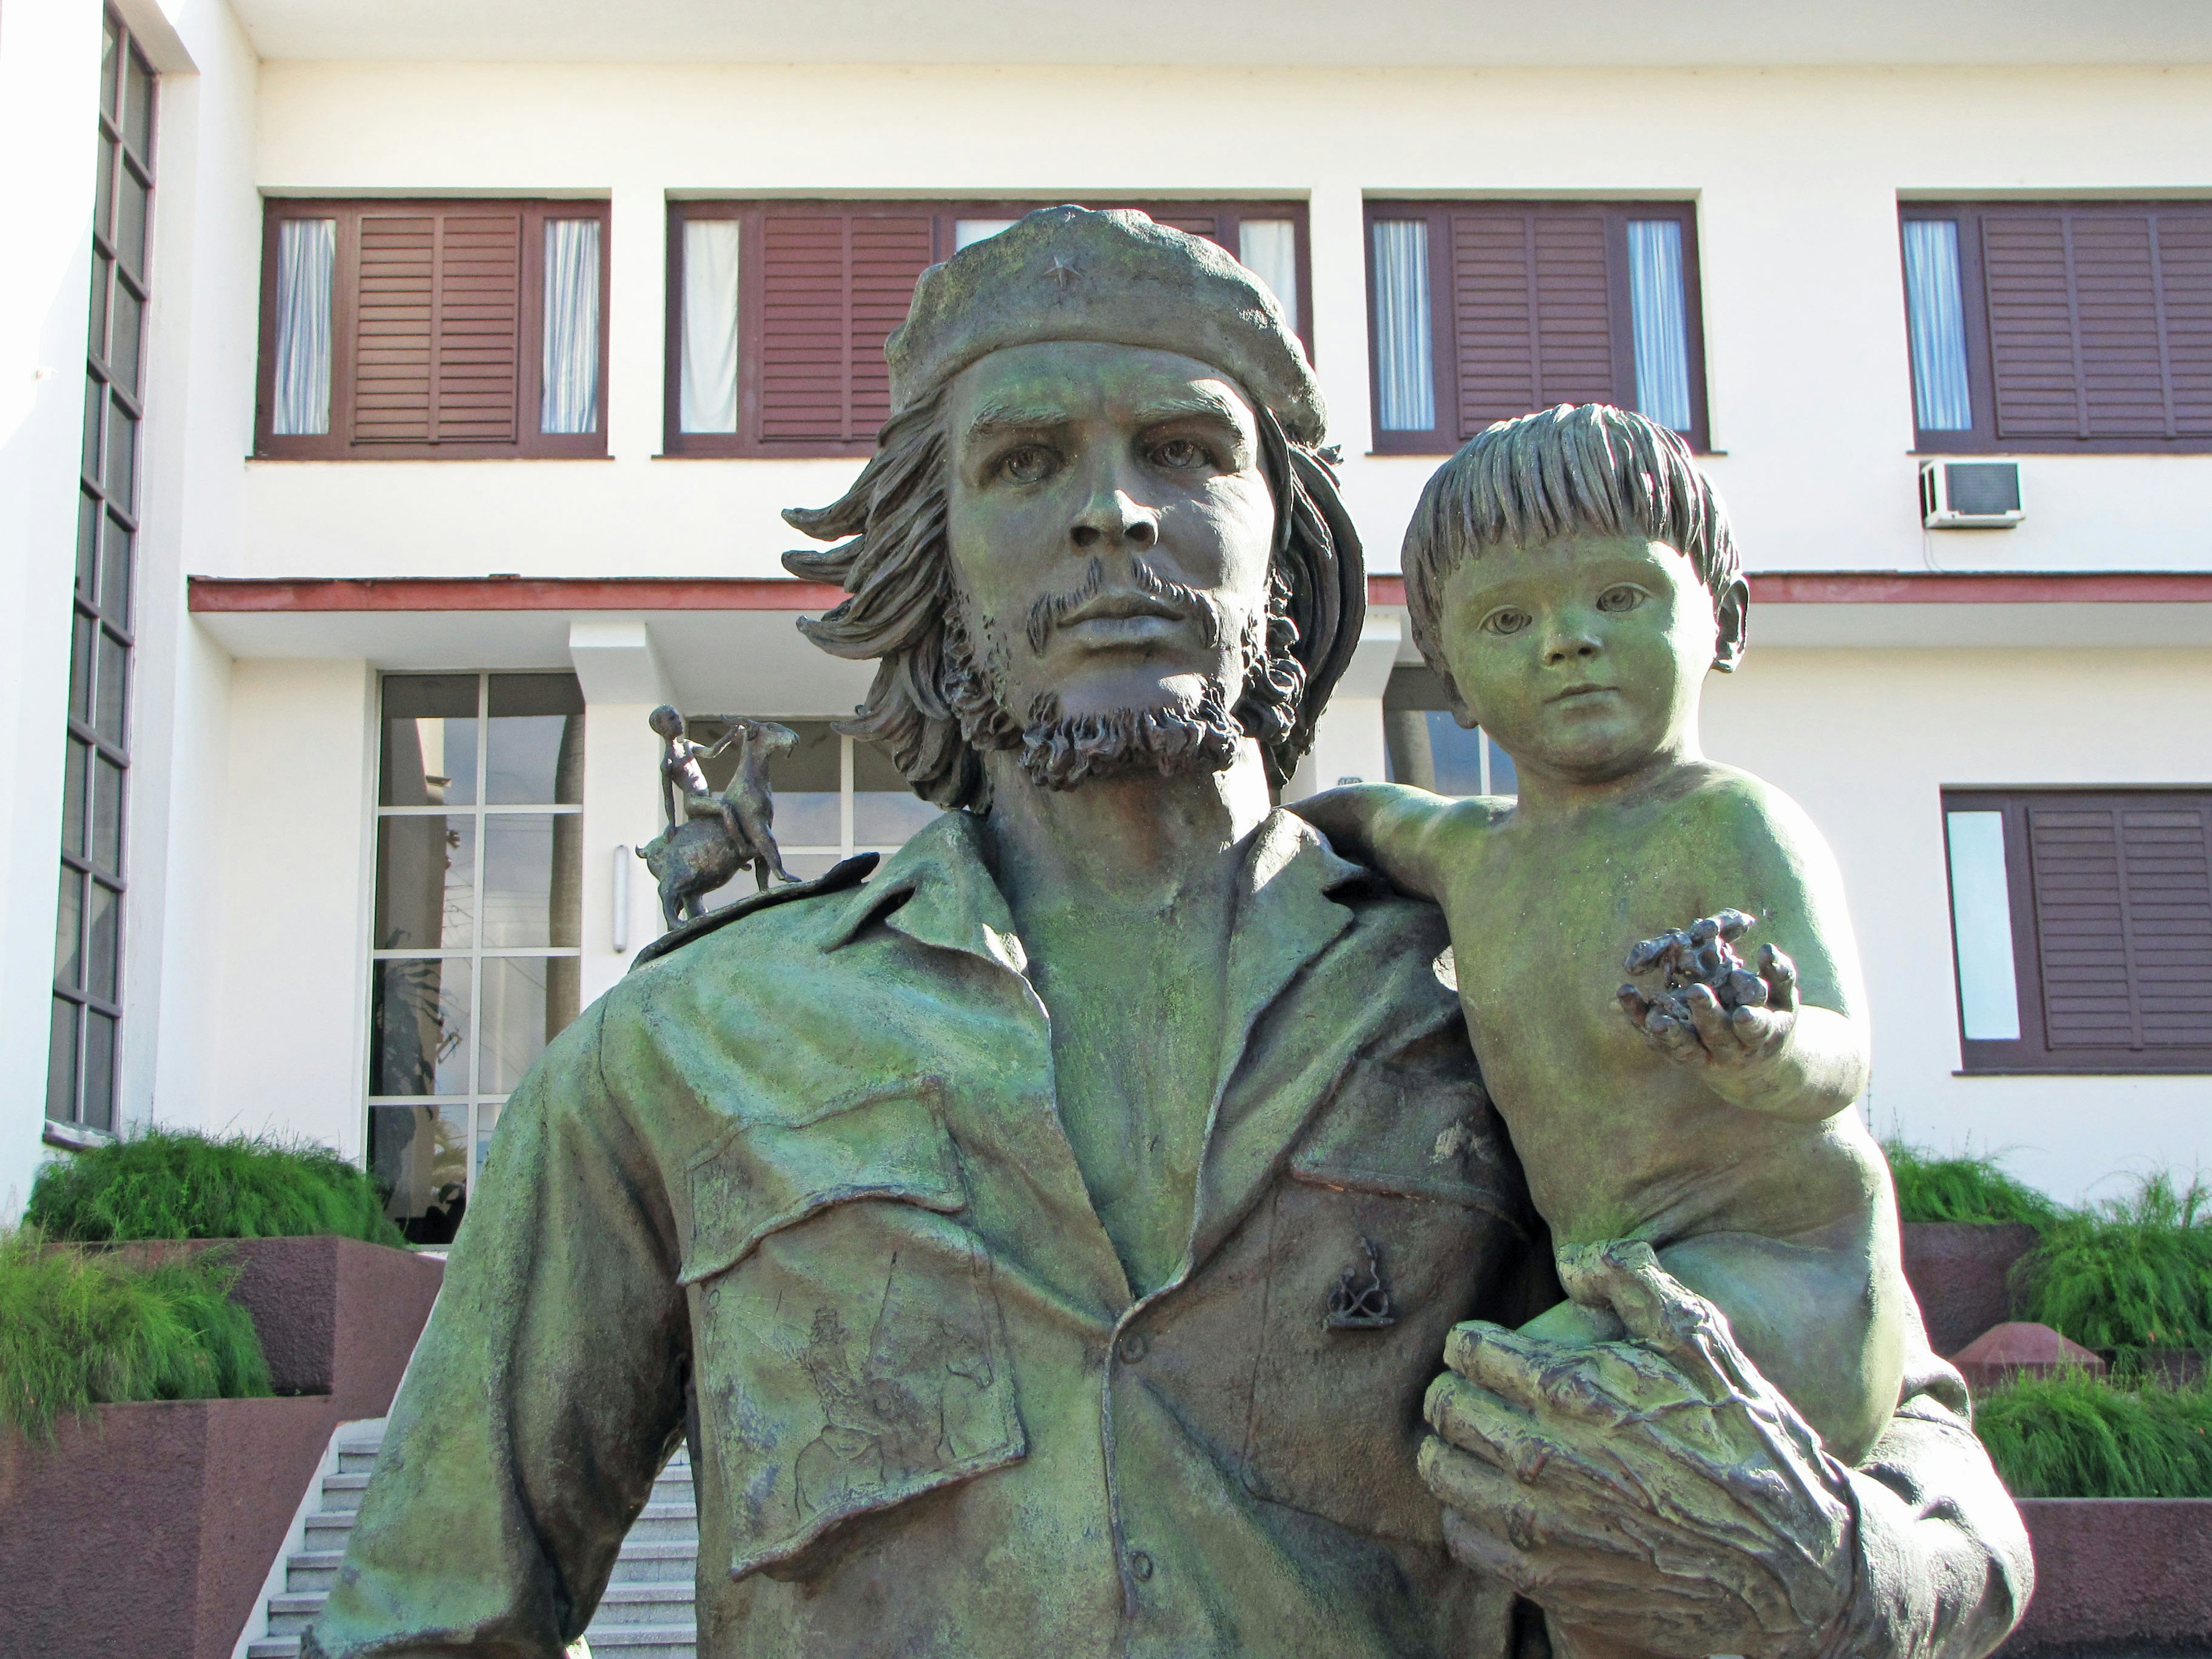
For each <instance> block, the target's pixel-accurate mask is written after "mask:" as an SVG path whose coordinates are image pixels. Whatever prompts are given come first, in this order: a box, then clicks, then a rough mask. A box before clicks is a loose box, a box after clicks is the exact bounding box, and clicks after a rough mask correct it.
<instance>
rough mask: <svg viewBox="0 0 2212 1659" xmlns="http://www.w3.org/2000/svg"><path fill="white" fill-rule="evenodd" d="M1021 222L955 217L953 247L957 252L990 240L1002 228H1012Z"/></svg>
mask: <svg viewBox="0 0 2212 1659" xmlns="http://www.w3.org/2000/svg"><path fill="white" fill-rule="evenodd" d="M1018 222H1019V221H1018V220H1014V219H955V220H954V221H953V222H952V247H953V251H954V252H958V251H959V250H960V249H962V248H963V247H973V246H975V244H976V243H978V242H987V241H989V240H991V238H993V237H994V236H996V235H997V234H999V233H1000V231H1002V230H1012V228H1014V226H1015V225H1016V224H1018Z"/></svg>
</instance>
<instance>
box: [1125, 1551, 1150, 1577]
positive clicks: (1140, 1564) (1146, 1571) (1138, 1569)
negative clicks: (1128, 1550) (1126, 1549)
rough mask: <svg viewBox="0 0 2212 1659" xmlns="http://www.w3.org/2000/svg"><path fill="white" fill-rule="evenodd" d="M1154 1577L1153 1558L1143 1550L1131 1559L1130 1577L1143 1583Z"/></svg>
mask: <svg viewBox="0 0 2212 1659" xmlns="http://www.w3.org/2000/svg"><path fill="white" fill-rule="evenodd" d="M1129 1577H1132V1578H1133V1579H1135V1580H1136V1581H1137V1582H1138V1583H1140V1584H1141V1583H1144V1582H1145V1581H1146V1579H1148V1578H1150V1577H1152V1557H1151V1556H1149V1555H1147V1554H1146V1553H1144V1551H1142V1550H1139V1551H1137V1552H1136V1553H1134V1554H1133V1555H1132V1556H1130V1558H1129Z"/></svg>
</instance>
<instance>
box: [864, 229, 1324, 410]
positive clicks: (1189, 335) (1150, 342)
mask: <svg viewBox="0 0 2212 1659" xmlns="http://www.w3.org/2000/svg"><path fill="white" fill-rule="evenodd" d="M1048 340H1091V341H1096V342H1098V343H1102V344H1106V345H1127V346H1146V347H1151V348H1152V349H1156V350H1160V351H1173V352H1176V353H1178V354H1180V355H1181V356H1185V357H1195V358H1196V359H1198V361H1199V362H1203V363H1210V364H1212V366H1213V367H1214V368H1218V369H1219V370H1220V371H1221V372H1222V373H1223V374H1226V375H1228V376H1229V377H1230V378H1231V380H1235V381H1236V382H1237V384H1238V385H1239V386H1242V387H1243V388H1244V390H1245V392H1248V393H1249V395H1251V396H1252V397H1253V398H1257V399H1258V400H1259V401H1260V402H1261V403H1262V404H1266V405H1267V408H1268V409H1270V410H1273V413H1274V416H1275V418H1276V419H1277V420H1278V421H1279V422H1282V427H1283V430H1284V431H1285V433H1287V434H1288V435H1290V436H1291V438H1292V439H1293V440H1294V441H1297V442H1299V443H1304V444H1319V443H1320V442H1321V441H1322V434H1323V432H1324V431H1325V430H1326V429H1327V426H1328V413H1327V411H1326V410H1325V409H1324V408H1323V407H1322V396H1321V386H1320V385H1319V384H1318V383H1317V382H1316V380H1315V379H1314V372H1313V368H1312V366H1311V365H1310V364H1309V363H1308V362H1306V353H1305V348H1304V346H1303V345H1301V344H1299V343H1298V337H1297V334H1296V333H1294V332H1293V331H1291V325H1290V322H1289V321H1288V319H1285V317H1284V315H1283V308H1282V306H1281V304H1280V303H1279V301H1277V300H1276V298H1275V296H1274V295H1273V294H1271V293H1269V292H1268V290H1267V284H1266V283H1263V282H1261V280H1260V279H1259V278H1258V277H1257V276H1254V275H1253V274H1252V273H1251V272H1250V271H1249V270H1246V269H1245V268H1244V267H1243V265H1241V264H1238V263H1237V261H1236V260H1235V259H1232V258H1230V257H1229V255H1228V254H1227V253H1226V252H1224V251H1223V250H1222V249H1221V248H1219V247H1218V246H1215V245H1214V244H1213V243H1212V242H1209V241H1207V240H1205V239H1204V238H1202V237H1198V236H1190V235H1186V234H1184V233H1183V232H1182V231H1180V230H1170V228H1168V227H1167V226H1165V225H1159V224H1155V223H1153V222H1152V220H1151V219H1150V218H1148V217H1147V216H1146V215H1144V214H1142V213H1139V212H1137V211H1136V210H1133V209H1131V208H1112V209H1109V210H1106V211H1104V212H1092V211H1091V210H1089V209H1087V208H1079V207H1050V208H1039V209H1038V210H1036V212H1034V213H1032V214H1030V215H1029V216H1028V217H1026V218H1024V219H1022V220H1019V221H1018V222H1016V223H1015V224H1013V225H1012V226H1010V227H1009V228H1006V229H1005V230H1002V231H1000V233H999V234H997V235H995V236H990V237H986V238H985V239H984V240H981V241H980V242H975V243H973V244H971V245H970V246H967V247H964V248H963V249H961V250H960V252H957V253H956V254H954V255H953V256H952V257H951V258H950V259H948V260H946V261H945V263H944V264H941V265H932V266H931V267H930V268H929V269H928V270H925V271H923V272H922V273H921V281H920V282H919V283H915V290H914V305H913V307H912V308H911V309H910V310H908V313H907V316H906V321H905V323H904V324H903V325H902V326H901V327H900V328H899V330H898V331H897V332H896V333H894V334H893V335H892V336H891V337H890V339H889V340H887V341H886V342H884V357H885V359H886V360H888V362H890V371H891V409H892V411H893V412H894V413H897V412H900V411H902V410H906V409H908V408H911V407H912V406H913V405H914V404H917V403H920V402H921V400H922V399H924V398H927V397H928V396H929V395H930V394H931V393H932V392H935V391H936V390H937V388H938V387H939V386H942V385H944V384H945V382H946V381H947V380H951V378H952V377H953V376H954V375H956V374H958V373H959V372H960V371H961V370H962V369H963V368H967V367H968V366H969V364H970V363H972V362H975V361H977V360H978V359H979V358H981V357H985V356H989V355H990V354H991V353H992V352H994V351H1003V350H1005V349H1006V348H1007V347H1009V346H1019V345H1034V344H1036V343H1041V342H1043V341H1048Z"/></svg>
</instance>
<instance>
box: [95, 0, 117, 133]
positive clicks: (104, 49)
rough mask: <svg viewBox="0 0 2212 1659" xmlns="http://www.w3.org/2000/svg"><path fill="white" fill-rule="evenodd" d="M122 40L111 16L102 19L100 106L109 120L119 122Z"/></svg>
mask: <svg viewBox="0 0 2212 1659" xmlns="http://www.w3.org/2000/svg"><path fill="white" fill-rule="evenodd" d="M122 52H123V42H122V40H121V39H120V37H118V35H117V33H116V32H115V20H114V19H113V18H112V17H109V18H106V19H105V20H104V21H103V22H102V24H101V27H100V111H101V112H102V113H103V114H105V115H106V117H107V118H108V119H109V120H111V121H116V122H118V124H119V122H120V119H121V116H122V112H123V106H122V102H121V100H120V99H119V97H118V85H119V82H120V80H121V75H122V69H123V64H122Z"/></svg>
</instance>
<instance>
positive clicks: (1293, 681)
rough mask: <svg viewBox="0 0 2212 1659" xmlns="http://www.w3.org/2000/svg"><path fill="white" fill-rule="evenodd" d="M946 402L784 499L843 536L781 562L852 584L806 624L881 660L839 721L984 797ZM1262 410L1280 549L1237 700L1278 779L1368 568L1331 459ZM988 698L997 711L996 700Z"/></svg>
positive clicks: (832, 646) (958, 795)
mask: <svg viewBox="0 0 2212 1659" xmlns="http://www.w3.org/2000/svg"><path fill="white" fill-rule="evenodd" d="M1255 407H1256V406H1255ZM1256 413H1257V415H1258V417H1259V426H1260V448H1261V464H1262V465H1263V467H1264V469H1265V471H1266V474H1267V485H1268V489H1269V490H1270V491H1271V492H1272V494H1273V496H1274V500H1275V544H1274V554H1273V562H1272V564H1271V568H1270V574H1269V579H1268V603H1267V638H1266V641H1265V644H1264V648H1263V650H1262V652H1261V661H1260V662H1258V663H1256V664H1254V665H1251V671H1248V673H1247V674H1246V676H1245V685H1244V689H1243V695H1242V696H1240V697H1239V698H1238V700H1237V706H1236V708H1234V709H1233V710H1232V711H1231V714H1232V716H1233V718H1234V719H1235V720H1236V721H1237V726H1238V727H1239V728H1240V729H1241V730H1242V731H1243V732H1244V733H1245V734H1246V735H1248V736H1249V737H1251V738H1255V739H1256V740H1257V741H1258V743H1259V745H1260V751H1261V755H1262V756H1263V757H1265V759H1266V762H1267V779H1268V781H1269V782H1270V783H1271V784H1273V785H1274V786H1276V787H1280V786H1281V785H1282V784H1284V783H1285V782H1286V781H1288V780H1289V778H1290V775H1291V771H1292V769H1295V768H1296V767H1297V763H1298V759H1299V757H1301V756H1302V755H1304V753H1305V751H1306V750H1307V749H1308V748H1309V747H1310V745H1311V744H1312V742H1313V725H1314V720H1315V719H1316V717H1317V716H1318V715H1319V714H1320V712H1321V710H1322V706H1323V705H1324V704H1325V703H1326V702H1328V694H1329V692H1330V690H1333V689H1334V686H1335V684H1336V682H1337V680H1338V678H1340V676H1341V675H1342V674H1343V672H1344V669H1345V665H1346V663H1347V662H1348V661H1349V660H1350V659H1351V655H1352V648H1353V647H1355V646H1356V645H1357V644H1358V641H1359V627H1360V623H1361V620H1362V618H1363V617H1364V615H1365V611H1366V586H1367V577H1366V565H1365V562H1364V558H1363V556H1362V555H1361V551H1360V546H1359V538H1358V532H1356V531H1355V530H1354V529H1353V528H1352V520H1351V516H1350V515H1349V514H1348V513H1346V511H1345V508H1344V502H1343V500H1342V498H1341V497H1340V495H1339V494H1338V492H1337V484H1336V475H1335V474H1334V472H1333V471H1331V470H1330V467H1329V465H1328V459H1326V458H1325V457H1324V456H1323V455H1322V453H1321V452H1320V451H1319V450H1317V449H1315V448H1311V447H1307V446H1305V445H1302V444H1297V443H1294V442H1292V441H1291V440H1290V439H1289V437H1288V436H1286V435H1285V433H1284V431H1283V429H1282V428H1281V426H1280V425H1279V423H1278V422H1276V420H1275V418H1274V416H1273V415H1272V414H1270V413H1269V412H1268V411H1267V410H1266V409H1265V408H1264V407H1256ZM949 449H950V444H949V441H948V438H947V435H946V431H945V389H944V388H942V387H940V388H939V390H938V391H937V392H935V393H934V394H933V395H932V396H931V397H930V398H927V399H925V400H924V401H922V402H921V403H918V404H915V405H914V406H912V407H911V408H909V409H907V410H903V411H902V412H901V413H899V414H897V415H895V416H892V417H891V418H890V421H888V422H885V423H884V428H883V430H882V431H881V432H880V433H879V434H878V436H877V447H876V453H875V455H874V456H873V457H872V459H870V460H869V462H868V465H866V467H865V468H864V469H863V470H862V471H861V473H860V477H858V478H856V479H855V480H854V483H853V487H852V488H851V489H848V490H847V491H846V492H845V494H844V495H842V496H841V497H840V498H839V499H838V500H836V501H833V502H832V503H830V504H829V506H828V507H812V508H807V507H791V508H787V509H786V511H785V513H784V515H783V516H784V519H785V520H786V521H787V523H789V524H790V525H791V526H793V528H794V529H797V530H799V531H802V532H805V534H807V535H809V536H811V537H813V538H815V539H816V540H817V541H835V542H836V543H837V545H836V546H835V547H831V548H828V549H826V550H814V549H800V550H796V551H793V552H790V553H787V554H785V555H784V556H783V563H784V568H786V569H787V570H789V571H790V572H791V574H793V575H794V576H799V577H803V578H805V580H810V581H832V582H836V583H837V584H838V585H839V586H842V587H843V588H844V589H845V591H846V592H847V594H848V596H849V597H848V598H847V599H845V600H844V602H843V603H842V604H841V605H838V606H837V607H836V609H835V610H833V611H829V613H828V614H827V615H826V616H823V617H807V618H802V619H801V620H800V622H799V629H800V631H801V632H803V633H804V634H805V635H806V637H807V638H808V639H810V640H811V641H814V643H815V644H817V645H818V646H820V647H822V648H823V650H824V651H827V652H829V653H830V654H831V655H832V656H836V657H842V658H845V659H848V660H850V661H874V662H875V663H877V664H878V667H877V669H876V678H875V683H874V684H872V685H871V686H870V687H869V688H868V696H867V701H866V702H863V703H862V704H861V705H860V708H858V709H857V710H856V711H855V712H854V716H853V718H852V719H850V720H842V721H840V722H839V723H838V727H837V729H838V730H839V731H841V732H844V733H845V734H846V735H847V736H848V737H854V738H867V739H869V740H871V741H872V742H876V743H880V744H883V745H884V749H885V750H887V751H888V752H889V753H890V757H891V760H892V762H893V763H894V764H896V766H897V767H898V769H899V770H900V771H901V772H902V774H903V775H905V777H906V780H907V781H908V783H909V784H911V785H912V786H913V787H914V792H915V793H916V794H918V795H920V796H921V797H922V798H923V799H926V800H928V801H932V802H933V803H935V804H936V805H939V806H943V807H947V808H954V807H967V808H970V809H973V810H975V811H984V810H987V808H988V806H989V805H990V786H989V783H988V782H987V781H986V778H985V775H984V770H983V760H982V750H981V747H979V745H978V744H977V743H976V742H975V740H974V738H973V737H971V735H970V733H971V732H973V733H975V734H977V735H984V734H985V733H986V732H988V733H989V735H987V736H986V737H985V741H986V743H987V744H990V745H991V746H1002V741H1001V740H1002V739H1003V737H1004V736H1005V735H1006V734H1004V733H1003V732H998V731H995V730H993V729H992V727H993V726H994V711H988V710H985V709H982V708H978V707H977V703H976V699H977V696H978V689H977V677H976V675H975V671H974V665H973V662H972V659H970V657H969V651H968V649H967V642H966V641H965V639H964V638H963V636H962V634H961V630H960V623H959V617H958V615H957V604H958V599H957V593H956V591H955V586H954V582H953V575H952V562H951V552H950V550H949V548H948V546H947V543H946V532H945V515H946V504H947V499H948V494H949V491H948V485H947V471H946V469H947V460H948V452H949ZM840 538H844V539H840ZM995 713H996V715H997V720H998V721H1003V720H1004V719H1005V717H1006V711H995Z"/></svg>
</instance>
